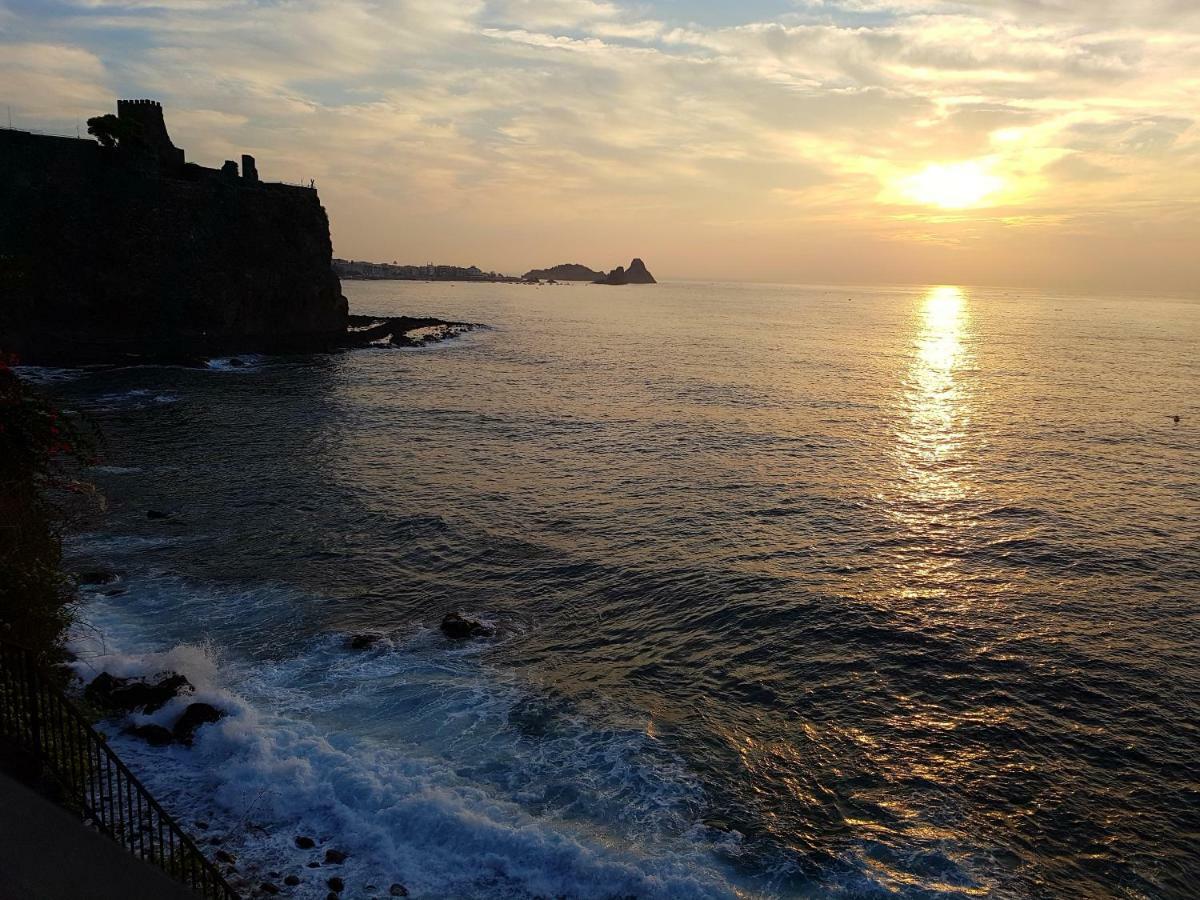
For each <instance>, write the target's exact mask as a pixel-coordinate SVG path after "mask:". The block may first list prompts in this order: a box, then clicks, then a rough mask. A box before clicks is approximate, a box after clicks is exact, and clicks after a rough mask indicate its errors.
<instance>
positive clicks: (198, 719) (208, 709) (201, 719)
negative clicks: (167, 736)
mask: <svg viewBox="0 0 1200 900" xmlns="http://www.w3.org/2000/svg"><path fill="white" fill-rule="evenodd" d="M224 717H225V713H223V712H221V710H219V709H217V708H216V707H215V706H212V705H210V704H208V703H192V704H190V705H189V706H188V708H187V709H185V710H184V711H183V715H182V716H180V717H179V719H178V721H176V722H175V728H174V734H175V740H177V741H179V743H181V744H184V745H186V746H188V747H190V746H192V740H193V739H194V738H195V736H196V729H197V728H199V727H200V726H201V725H208V724H210V723H211V722H219V721H220V720H221V719H223V718H224Z"/></svg>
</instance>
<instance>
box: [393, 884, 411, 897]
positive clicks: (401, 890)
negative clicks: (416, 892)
mask: <svg viewBox="0 0 1200 900" xmlns="http://www.w3.org/2000/svg"><path fill="white" fill-rule="evenodd" d="M388 896H389V897H407V896H408V888H406V887H405V886H404V885H402V884H401V883H400V882H396V883H395V884H393V885H392V886H391V887H390V888H388Z"/></svg>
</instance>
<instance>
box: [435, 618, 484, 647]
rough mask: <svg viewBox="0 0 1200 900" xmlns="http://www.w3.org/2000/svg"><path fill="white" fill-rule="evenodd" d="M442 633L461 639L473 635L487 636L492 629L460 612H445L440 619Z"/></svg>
mask: <svg viewBox="0 0 1200 900" xmlns="http://www.w3.org/2000/svg"><path fill="white" fill-rule="evenodd" d="M442 633H443V634H445V635H446V637H448V638H453V639H454V640H456V641H463V640H466V639H468V638H473V637H487V636H488V635H490V634H491V633H492V629H490V628H488V627H487V626H486V625H484V624H483V623H482V622H478V621H476V620H475V619H468V618H466V617H465V616H463V615H462V614H461V613H456V612H452V613H446V618H444V619H442Z"/></svg>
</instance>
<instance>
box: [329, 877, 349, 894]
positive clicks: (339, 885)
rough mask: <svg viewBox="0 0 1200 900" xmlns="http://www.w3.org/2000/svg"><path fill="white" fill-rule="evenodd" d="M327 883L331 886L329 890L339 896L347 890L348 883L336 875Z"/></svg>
mask: <svg viewBox="0 0 1200 900" xmlns="http://www.w3.org/2000/svg"><path fill="white" fill-rule="evenodd" d="M325 883H326V884H327V885H329V889H330V890H331V891H333V892H334V893H337V894H340V893H341V892H342V891H344V890H345V889H346V882H344V881H342V879H340V878H338V877H337V876H336V875H334V876H333V877H332V878H330V879H329V880H328V881H327V882H325Z"/></svg>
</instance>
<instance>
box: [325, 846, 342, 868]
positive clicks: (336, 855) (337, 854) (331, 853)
mask: <svg viewBox="0 0 1200 900" xmlns="http://www.w3.org/2000/svg"><path fill="white" fill-rule="evenodd" d="M346 856H347V854H345V853H343V852H342V851H341V850H326V851H325V862H326V863H331V864H333V865H335V866H337V865H341V864H342V863H344V862H345V861H346Z"/></svg>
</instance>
